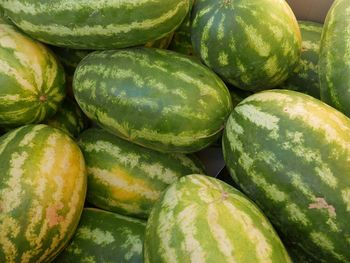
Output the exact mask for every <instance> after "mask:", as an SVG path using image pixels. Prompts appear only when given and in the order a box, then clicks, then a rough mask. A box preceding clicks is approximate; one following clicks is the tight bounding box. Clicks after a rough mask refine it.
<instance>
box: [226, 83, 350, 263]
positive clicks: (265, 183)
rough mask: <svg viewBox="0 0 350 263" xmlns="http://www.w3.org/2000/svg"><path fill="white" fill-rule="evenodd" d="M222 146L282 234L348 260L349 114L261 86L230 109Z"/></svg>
mask: <svg viewBox="0 0 350 263" xmlns="http://www.w3.org/2000/svg"><path fill="white" fill-rule="evenodd" d="M223 149H224V156H225V161H226V164H227V166H228V167H229V168H230V173H231V175H232V178H233V179H234V181H235V182H236V183H237V184H238V185H239V186H240V187H241V189H243V190H244V192H245V193H246V194H247V195H248V196H249V197H250V198H251V199H252V200H253V201H255V202H256V203H257V204H258V205H259V206H260V208H261V209H262V210H263V212H264V213H265V215H266V216H267V217H268V218H269V219H270V220H271V222H272V223H273V224H274V226H275V227H276V229H277V230H278V231H279V232H280V233H281V235H282V236H283V238H284V239H286V240H289V241H290V242H291V243H292V244H295V246H297V247H298V248H299V249H301V250H304V251H305V252H306V253H307V254H310V255H311V256H313V257H314V258H315V259H316V260H318V262H334V263H336V262H349V261H350V250H349V247H350V224H349V218H350V119H348V118H347V117H346V116H345V115H343V114H342V113H340V112H338V111H337V110H335V109H334V108H331V107H329V106H328V105H326V104H325V103H323V102H321V101H319V100H317V99H314V98H312V97H311V96H308V95H304V94H302V93H299V92H295V91H289V90H274V91H273V90H271V91H266V92H261V93H258V94H255V95H252V96H250V97H248V98H246V99H245V100H244V101H242V102H241V103H240V104H239V105H238V106H237V107H236V108H235V109H234V111H233V113H232V114H231V116H230V118H229V120H228V122H227V126H226V129H225V132H224V136H223Z"/></svg>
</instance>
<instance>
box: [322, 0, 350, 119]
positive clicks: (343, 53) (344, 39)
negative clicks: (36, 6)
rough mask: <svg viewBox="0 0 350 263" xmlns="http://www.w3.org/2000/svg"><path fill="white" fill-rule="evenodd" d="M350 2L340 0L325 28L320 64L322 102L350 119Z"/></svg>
mask: <svg viewBox="0 0 350 263" xmlns="http://www.w3.org/2000/svg"><path fill="white" fill-rule="evenodd" d="M349 39H350V2H349V1H348V0H336V1H335V2H334V3H333V5H332V7H331V9H330V11H329V13H328V15H327V18H326V22H325V25H324V29H323V33H322V40H321V51H320V60H319V74H320V83H321V99H322V100H323V101H324V102H326V103H327V104H329V105H331V106H332V107H335V108H336V109H338V110H339V111H341V112H343V113H344V114H346V115H347V116H348V117H350V88H349V87H350V45H349Z"/></svg>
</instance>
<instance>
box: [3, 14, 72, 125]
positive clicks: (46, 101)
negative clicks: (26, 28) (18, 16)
mask: <svg viewBox="0 0 350 263" xmlns="http://www.w3.org/2000/svg"><path fill="white" fill-rule="evenodd" d="M0 57H1V59H0V126H3V127H19V126H21V125H25V124H30V123H39V122H41V121H43V120H44V119H46V118H48V117H50V116H52V115H53V114H54V113H55V112H56V111H57V108H58V105H59V104H60V102H61V101H62V100H63V98H64V96H65V85H64V82H65V76H64V71H63V68H62V66H61V65H60V63H58V61H57V60H56V58H55V57H54V56H53V54H52V53H51V52H50V51H49V50H48V49H47V48H46V47H45V46H43V45H42V44H40V43H39V42H36V41H34V40H32V39H30V38H29V37H27V36H25V35H24V34H22V33H21V32H20V31H18V30H17V29H16V28H15V27H14V26H13V25H11V24H9V23H8V22H6V21H4V20H2V19H0Z"/></svg>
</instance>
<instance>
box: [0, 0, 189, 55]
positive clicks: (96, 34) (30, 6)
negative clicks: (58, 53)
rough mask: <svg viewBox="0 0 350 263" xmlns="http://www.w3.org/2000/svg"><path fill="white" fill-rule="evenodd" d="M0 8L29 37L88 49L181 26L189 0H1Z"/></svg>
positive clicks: (142, 39)
mask: <svg viewBox="0 0 350 263" xmlns="http://www.w3.org/2000/svg"><path fill="white" fill-rule="evenodd" d="M0 4H1V5H2V6H3V7H4V9H5V12H6V14H7V15H8V16H9V17H10V18H11V20H12V21H13V22H14V23H15V24H16V25H17V26H18V27H19V28H21V29H22V30H23V31H25V32H26V33H27V34H29V35H30V36H32V37H33V38H35V39H38V40H40V41H42V42H45V43H47V44H51V45H55V46H61V47H68V48H74V49H94V50H96V49H116V48H125V47H131V46H138V45H143V44H145V43H147V42H148V41H153V40H156V39H160V38H162V37H164V36H166V35H168V34H169V33H170V32H172V31H174V30H175V29H176V28H177V27H178V26H179V25H180V24H181V22H182V21H183V19H184V18H185V16H186V14H187V12H188V10H189V7H190V1H189V0H152V1H151V0H150V1H147V0H143V1H141V2H140V3H138V2H135V1H134V0H129V1H102V2H101V1H95V0H86V1H79V2H78V1H74V0H70V1H67V0H55V1H46V0H40V1H38V0H1V1H0ZM116 14H117V15H116Z"/></svg>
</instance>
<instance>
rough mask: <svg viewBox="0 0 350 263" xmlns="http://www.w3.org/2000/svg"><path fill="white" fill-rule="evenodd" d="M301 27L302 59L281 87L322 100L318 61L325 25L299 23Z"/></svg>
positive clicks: (308, 22) (307, 22) (306, 22)
mask: <svg viewBox="0 0 350 263" xmlns="http://www.w3.org/2000/svg"><path fill="white" fill-rule="evenodd" d="M299 27H300V31H301V36H302V39H303V41H302V50H301V58H300V61H299V64H298V66H297V67H296V68H295V69H294V71H293V73H292V74H291V75H290V76H289V78H288V79H287V81H286V82H285V83H284V84H283V85H281V87H283V88H285V89H290V90H295V91H299V92H302V93H305V94H308V95H311V96H313V97H314V98H316V99H320V97H321V90H320V80H319V75H318V59H319V53H320V42H321V35H322V28H323V25H322V24H319V23H315V22H310V21H299Z"/></svg>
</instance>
